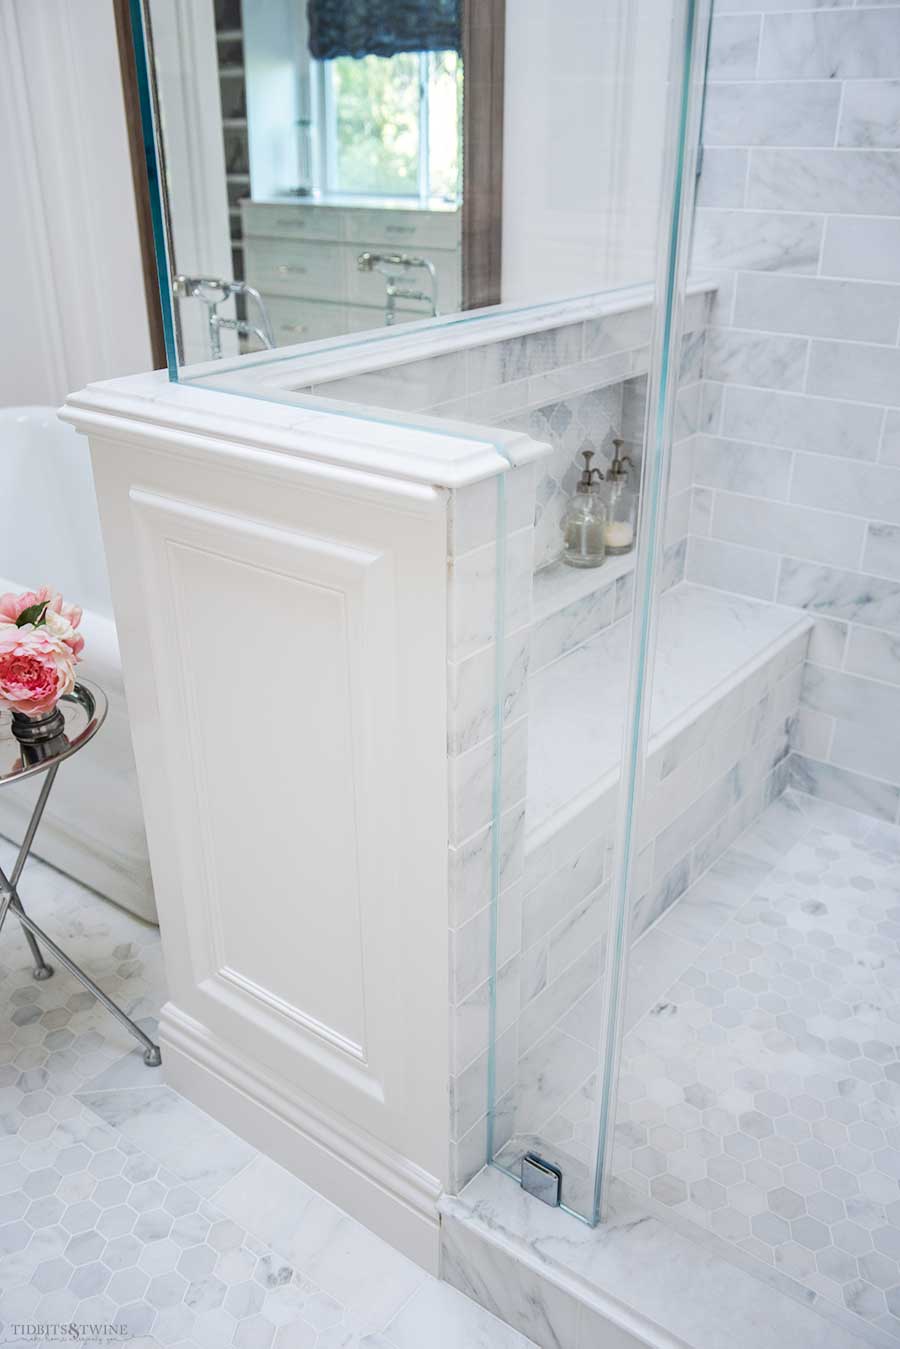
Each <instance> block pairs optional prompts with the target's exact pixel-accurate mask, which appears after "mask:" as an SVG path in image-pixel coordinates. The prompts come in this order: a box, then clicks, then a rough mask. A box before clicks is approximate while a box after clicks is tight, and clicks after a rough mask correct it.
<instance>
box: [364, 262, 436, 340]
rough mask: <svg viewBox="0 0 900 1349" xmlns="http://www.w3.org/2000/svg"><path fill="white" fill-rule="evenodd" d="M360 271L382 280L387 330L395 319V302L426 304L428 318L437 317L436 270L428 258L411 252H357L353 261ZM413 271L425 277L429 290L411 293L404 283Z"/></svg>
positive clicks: (412, 290)
mask: <svg viewBox="0 0 900 1349" xmlns="http://www.w3.org/2000/svg"><path fill="white" fill-rule="evenodd" d="M356 266H357V269H358V270H359V271H360V272H379V273H380V274H381V275H382V276H383V277H384V291H385V294H384V322H385V325H386V326H387V327H390V326H391V325H392V324H393V323H395V322H396V320H397V301H398V300H414V301H416V302H419V301H421V302H422V303H423V304H427V305H428V306H429V308H430V317H432V318H437V313H438V307H437V271H436V270H435V266H434V263H433V262H432V261H431V259H430V258H417V257H414V256H413V255H412V254H410V253H369V252H366V253H360V255H359V257H358V258H357V259H356ZM416 270H420V271H425V272H427V274H428V279H429V282H430V290H428V291H423V290H414V289H411V288H410V287H409V286H408V285H404V284H403V282H404V281H405V279H406V278H408V277H409V276H410V275H411V273H413V272H415V271H416Z"/></svg>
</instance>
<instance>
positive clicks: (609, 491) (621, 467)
mask: <svg viewBox="0 0 900 1349" xmlns="http://www.w3.org/2000/svg"><path fill="white" fill-rule="evenodd" d="M624 443H625V442H624V441H622V440H614V441H613V448H614V450H615V453H614V454H613V458H612V462H611V464H610V466H609V468H608V469H607V470H606V479H605V482H604V488H605V491H604V498H605V501H606V516H607V518H606V551H607V552H608V553H610V554H612V555H613V556H617V555H618V554H619V553H630V552H631V550H632V548H633V547H634V535H635V528H636V526H637V500H638V499H637V492H635V490H634V488H633V487H632V486H631V459H630V458H629V456H628V455H627V454H623V453H622V446H623V445H624Z"/></svg>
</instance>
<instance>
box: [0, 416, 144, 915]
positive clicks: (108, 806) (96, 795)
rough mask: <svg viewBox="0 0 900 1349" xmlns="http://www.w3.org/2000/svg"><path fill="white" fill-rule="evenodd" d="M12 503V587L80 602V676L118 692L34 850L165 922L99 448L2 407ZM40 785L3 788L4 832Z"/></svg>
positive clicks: (0, 440) (6, 544)
mask: <svg viewBox="0 0 900 1349" xmlns="http://www.w3.org/2000/svg"><path fill="white" fill-rule="evenodd" d="M0 501H2V502H3V503H4V511H3V528H2V530H0V593H3V592H4V591H7V590H31V589H34V588H36V587H37V586H41V585H50V586H53V587H54V588H55V589H56V590H60V591H62V593H63V595H64V596H65V597H66V599H69V600H73V601H74V602H75V603H76V604H80V605H81V606H82V607H83V609H84V618H83V619H82V624H81V631H82V632H83V634H84V638H85V650H84V657H83V659H82V661H81V664H80V665H79V667H78V670H79V674H83V675H84V676H85V677H86V678H88V679H93V680H95V681H96V683H98V684H100V685H101V687H102V688H103V689H104V690H105V691H106V694H107V697H108V698H109V716H108V718H107V722H106V725H105V726H104V727H103V729H102V731H101V732H100V734H99V735H98V736H97V737H96V739H95V740H94V741H93V743H92V744H91V746H90V747H89V748H88V749H86V750H85V751H84V753H83V754H78V755H76V756H75V758H74V759H72V760H70V761H69V762H68V763H66V764H64V765H63V767H62V769H61V770H60V773H59V777H58V778H57V781H56V786H55V787H54V789H53V795H52V796H51V798H50V804H49V805H48V807H47V812H46V814H45V816H44V820H43V822H42V824H41V827H40V829H39V830H38V834H37V838H36V840H35V845H34V852H35V854H36V855H37V856H38V857H43V858H44V859H45V860H46V861H48V862H51V863H52V864H53V865H54V866H56V867H59V869H60V870H61V871H64V872H66V873H67V874H68V875H70V876H75V877H76V878H77V879H78V880H79V881H83V882H84V883H85V884H86V885H89V886H91V887H92V888H93V889H95V890H98V891H99V892H100V894H102V895H106V896H108V898H109V899H112V900H115V902H116V903H117V904H121V905H122V906H123V907H124V908H126V909H130V910H131V911H132V912H133V913H137V914H139V915H140V916H141V917H142V918H146V919H149V920H150V921H151V922H154V923H155V922H156V906H155V904H154V901H153V888H152V885H151V881H150V864H149V861H148V858H147V843H146V839H145V837H144V821H143V816H142V813H141V802H140V797H139V795H138V787H137V776H136V773H135V767H134V756H133V753H132V749H131V735H130V731H129V728H128V712H127V709H126V706H125V693H124V688H123V685H122V669H121V663H120V660H119V647H118V642H117V640H116V629H115V625H114V623H113V616H112V602H111V600H110V594H109V582H108V580H107V574H106V561H105V558H104V554H103V542H102V539H101V535H100V520H99V517H98V515H97V504H96V501H95V498H94V484H93V480H92V477H91V464H90V457H89V454H88V446H87V442H86V441H85V440H84V438H83V437H82V436H79V435H78V434H77V433H76V432H75V431H74V430H73V429H72V427H70V426H67V425H66V424H65V423H64V422H61V421H60V420H59V418H58V417H57V415H56V410H55V409H54V408H44V407H13V408H0ZM0 715H3V716H4V717H6V716H7V715H8V714H7V713H3V714H0ZM35 791H36V789H31V784H22V785H21V786H19V787H7V788H5V789H4V790H3V791H2V792H0V833H2V834H5V835H7V836H8V837H10V838H13V839H16V840H18V838H19V837H20V836H21V833H22V830H23V828H24V826H25V823H26V821H27V816H28V811H29V810H30V807H31V803H32V801H33V799H34V796H35Z"/></svg>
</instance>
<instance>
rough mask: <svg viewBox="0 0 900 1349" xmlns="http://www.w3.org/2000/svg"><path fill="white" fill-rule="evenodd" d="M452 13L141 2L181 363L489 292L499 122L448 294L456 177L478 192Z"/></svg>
mask: <svg viewBox="0 0 900 1349" xmlns="http://www.w3.org/2000/svg"><path fill="white" fill-rule="evenodd" d="M467 9H468V5H467V4H466V3H464V0H405V2H404V3H402V4H398V3H397V0H308V3H303V0H214V3H213V0H151V3H150V6H149V13H150V20H151V29H152V39H153V49H154V52H153V54H154V69H155V75H156V82H157V97H158V105H159V113H160V121H161V125H162V133H163V141H164V145H165V155H166V176H167V180H168V189H169V212H170V220H169V233H170V239H171V245H172V253H173V290H174V293H175V296H176V300H177V305H176V310H177V314H178V319H179V323H180V339H181V347H182V352H183V359H184V361H185V362H191V361H202V360H206V359H209V358H211V357H212V358H218V357H220V356H222V355H233V354H236V353H238V352H243V351H253V350H259V349H261V348H265V347H273V348H274V347H281V346H286V345H293V344H296V343H298V342H306V341H315V340H320V339H323V338H330V337H336V336H339V335H341V334H344V333H354V332H362V331H367V330H369V329H374V328H380V327H385V326H392V325H395V324H399V323H404V322H408V321H410V320H415V319H423V318H430V317H435V316H438V315H441V314H449V313H455V312H456V311H458V310H459V309H460V308H462V307H463V306H466V307H472V306H473V305H474V304H484V303H491V302H494V301H496V299H498V298H499V250H497V258H496V260H495V262H494V264H493V270H492V265H491V263H490V260H489V258H487V255H486V252H485V250H486V248H488V249H489V248H490V244H491V239H490V235H491V230H493V231H494V232H496V231H497V230H499V195H498V193H499V182H500V163H499V158H500V154H501V136H502V116H501V118H500V119H499V122H500V126H499V127H498V128H497V129H495V133H494V149H495V152H496V153H495V155H494V158H493V163H492V160H491V156H490V155H488V156H487V157H486V158H485V157H483V158H482V161H481V167H480V170H479V174H478V175H477V176H480V177H481V179H482V180H483V181H484V182H485V183H486V184H487V185H488V190H489V192H490V195H491V208H490V212H483V213H484V214H485V215H486V217H487V216H488V215H490V216H496V217H497V218H496V219H495V220H494V221H493V224H492V227H491V229H489V230H487V231H479V230H478V229H477V227H476V228H475V229H474V230H472V231H470V237H469V248H468V252H469V254H470V261H469V266H468V271H469V274H470V281H469V283H468V284H464V271H465V268H464V263H463V254H464V251H465V249H464V243H463V240H464V234H465V226H464V221H463V215H464V208H463V198H464V193H463V179H464V176H465V177H466V181H467V185H468V188H469V189H470V191H471V194H472V196H473V202H474V201H477V197H478V182H477V176H476V177H473V176H472V175H473V166H472V164H471V163H470V164H468V165H466V166H465V167H466V173H465V175H464V158H465V156H464V148H463V147H464V144H465V138H466V134H470V133H469V132H468V128H469V126H470V124H471V121H472V116H473V115H474V114H477V105H478V99H477V97H475V96H474V95H473V96H472V97H471V98H469V97H468V95H467V98H466V99H464V96H463V85H464V79H463V65H464V52H463V49H464V47H465V32H466V30H467V28H468V29H469V30H471V27H472V24H471V22H470V20H469V19H468V18H467V14H466V11H467ZM488 15H490V16H491V18H492V24H493V25H494V27H495V28H496V32H495V33H494V34H493V48H494V50H495V51H496V52H498V53H499V54H500V61H499V65H498V66H497V68H496V69H495V72H494V77H495V78H499V79H501V80H502V52H503V5H502V0H501V3H497V2H496V0H490V2H489V3H487V4H485V5H484V7H483V10H482V11H481V12H480V13H479V18H478V28H479V33H480V41H479V46H480V47H481V48H482V49H483V50H486V49H487V48H488V47H489V46H490V43H485V41H484V38H485V35H486V32H487V33H488V34H489V33H490V25H489V26H488V29H487V30H486V29H485V26H484V20H485V18H486V17H487V16H488ZM482 84H484V81H482ZM495 98H496V94H495ZM500 107H501V109H502V96H501V100H500ZM466 195H469V193H468V192H467V194H466ZM479 255H481V256H479Z"/></svg>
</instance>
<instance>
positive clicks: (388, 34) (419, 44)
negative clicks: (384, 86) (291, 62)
mask: <svg viewBox="0 0 900 1349" xmlns="http://www.w3.org/2000/svg"><path fill="white" fill-rule="evenodd" d="M460 4H461V0H308V4H307V12H308V14H309V50H310V53H311V55H313V56H314V57H315V58H316V59H317V60H319V61H331V60H333V59H334V58H335V57H336V56H396V55H397V53H398V52H440V51H459V50H460V22H459V11H460Z"/></svg>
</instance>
